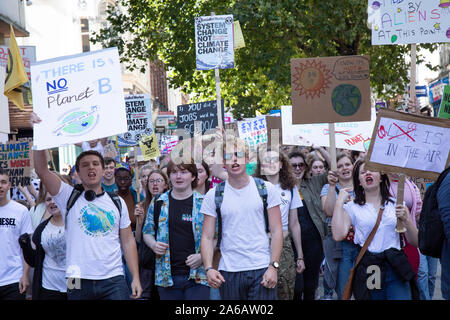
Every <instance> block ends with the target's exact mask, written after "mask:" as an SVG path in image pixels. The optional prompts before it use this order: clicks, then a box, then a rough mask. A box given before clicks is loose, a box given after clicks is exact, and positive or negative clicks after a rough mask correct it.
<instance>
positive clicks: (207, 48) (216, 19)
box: [195, 15, 234, 70]
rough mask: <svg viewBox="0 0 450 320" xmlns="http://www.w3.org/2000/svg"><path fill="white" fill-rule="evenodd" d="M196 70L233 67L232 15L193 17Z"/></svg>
mask: <svg viewBox="0 0 450 320" xmlns="http://www.w3.org/2000/svg"><path fill="white" fill-rule="evenodd" d="M195 53H196V58H197V70H211V69H229V68H234V37H233V15H221V16H206V17H196V18H195Z"/></svg>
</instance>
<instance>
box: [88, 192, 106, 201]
mask: <svg viewBox="0 0 450 320" xmlns="http://www.w3.org/2000/svg"><path fill="white" fill-rule="evenodd" d="M104 194H105V191H103V192H102V193H100V194H96V193H95V191H94V190H87V191H85V192H84V198H85V199H86V200H87V201H93V200H95V198H98V197H101V196H102V195H104Z"/></svg>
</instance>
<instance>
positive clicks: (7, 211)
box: [0, 168, 33, 300]
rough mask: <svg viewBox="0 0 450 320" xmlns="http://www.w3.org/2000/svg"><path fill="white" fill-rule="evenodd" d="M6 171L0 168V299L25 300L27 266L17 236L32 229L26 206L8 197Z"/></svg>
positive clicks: (9, 184) (9, 187) (28, 283)
mask: <svg viewBox="0 0 450 320" xmlns="http://www.w3.org/2000/svg"><path fill="white" fill-rule="evenodd" d="M10 189H11V183H10V181H9V176H8V172H7V171H6V170H4V169H1V168H0V300H25V292H26V290H27V288H28V286H29V285H30V279H29V276H28V274H29V271H30V266H29V265H28V264H27V263H26V262H25V260H24V258H23V256H22V250H21V249H20V245H19V237H20V235H22V234H24V233H32V232H33V228H32V227H31V217H30V215H29V214H28V210H27V208H26V207H25V206H23V205H21V204H19V203H17V202H15V201H12V200H10V199H8V192H9V191H10Z"/></svg>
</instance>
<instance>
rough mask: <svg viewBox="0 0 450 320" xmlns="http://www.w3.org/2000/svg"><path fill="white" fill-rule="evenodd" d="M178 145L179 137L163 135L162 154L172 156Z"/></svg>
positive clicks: (161, 141) (161, 142)
mask: <svg viewBox="0 0 450 320" xmlns="http://www.w3.org/2000/svg"><path fill="white" fill-rule="evenodd" d="M177 144H178V136H169V135H162V136H161V140H160V148H159V150H161V154H170V152H172V150H173V148H175V146H176V145H177Z"/></svg>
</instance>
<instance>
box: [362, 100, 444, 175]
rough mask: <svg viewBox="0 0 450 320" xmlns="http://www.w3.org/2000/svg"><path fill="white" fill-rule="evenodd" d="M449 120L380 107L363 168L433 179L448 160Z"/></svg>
mask: <svg viewBox="0 0 450 320" xmlns="http://www.w3.org/2000/svg"><path fill="white" fill-rule="evenodd" d="M449 140H450V120H447V119H439V118H431V117H423V116H419V115H414V114H408V113H404V112H398V111H393V110H388V109H382V110H380V112H379V113H378V115H377V121H376V123H375V128H374V131H373V133H372V139H371V143H370V148H369V153H368V154H367V160H368V161H367V163H366V168H367V169H369V170H375V171H382V172H392V173H402V174H405V175H407V176H410V177H420V178H425V179H430V180H433V181H434V180H436V179H437V177H438V176H439V174H440V173H441V172H442V171H443V170H444V169H445V168H446V167H447V166H448V165H449V163H450V157H449V154H450V144H449V143H448V141H449Z"/></svg>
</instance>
